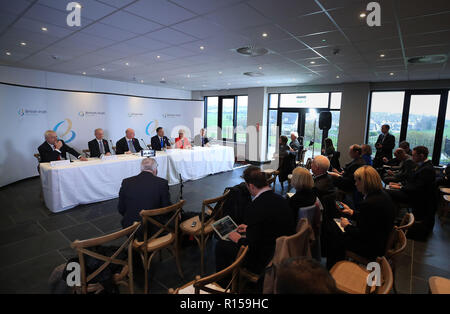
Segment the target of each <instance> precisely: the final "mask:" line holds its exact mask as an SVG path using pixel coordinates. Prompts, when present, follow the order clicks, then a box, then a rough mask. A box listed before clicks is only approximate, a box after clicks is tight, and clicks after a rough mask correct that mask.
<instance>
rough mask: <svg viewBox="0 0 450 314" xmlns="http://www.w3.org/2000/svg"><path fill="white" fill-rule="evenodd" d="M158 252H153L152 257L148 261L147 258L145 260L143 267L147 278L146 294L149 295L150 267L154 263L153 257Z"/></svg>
mask: <svg viewBox="0 0 450 314" xmlns="http://www.w3.org/2000/svg"><path fill="white" fill-rule="evenodd" d="M157 252H158V251H154V252H152V254H151V255H150V258H149V259H148V261H145V258H144V260H143V266H144V276H145V281H144V282H145V288H144V293H145V294H147V293H148V273H149V269H150V265H151V263H152V259H153V256H155V254H156V253H157Z"/></svg>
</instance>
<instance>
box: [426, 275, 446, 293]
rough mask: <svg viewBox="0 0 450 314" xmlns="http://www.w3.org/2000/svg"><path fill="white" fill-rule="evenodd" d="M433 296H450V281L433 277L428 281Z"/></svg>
mask: <svg viewBox="0 0 450 314" xmlns="http://www.w3.org/2000/svg"><path fill="white" fill-rule="evenodd" d="M428 287H429V291H430V292H431V294H450V279H447V278H444V277H438V276H433V277H430V279H428Z"/></svg>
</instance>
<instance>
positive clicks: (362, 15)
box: [359, 12, 367, 19]
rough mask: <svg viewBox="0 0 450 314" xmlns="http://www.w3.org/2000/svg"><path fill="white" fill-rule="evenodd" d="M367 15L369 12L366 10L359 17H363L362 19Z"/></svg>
mask: <svg viewBox="0 0 450 314" xmlns="http://www.w3.org/2000/svg"><path fill="white" fill-rule="evenodd" d="M366 16H367V14H366V13H365V12H362V13H361V14H360V15H359V17H360V18H362V19H363V18H365V17H366Z"/></svg>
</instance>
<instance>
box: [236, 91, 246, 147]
mask: <svg viewBox="0 0 450 314" xmlns="http://www.w3.org/2000/svg"><path fill="white" fill-rule="evenodd" d="M247 110H248V96H238V97H237V110H236V142H238V143H245V142H246V141H247V133H246V128H247Z"/></svg>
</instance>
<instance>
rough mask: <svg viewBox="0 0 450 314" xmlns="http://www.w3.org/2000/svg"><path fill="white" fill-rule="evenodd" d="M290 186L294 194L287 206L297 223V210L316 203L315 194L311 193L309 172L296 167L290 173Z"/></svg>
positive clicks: (311, 185) (311, 183)
mask: <svg viewBox="0 0 450 314" xmlns="http://www.w3.org/2000/svg"><path fill="white" fill-rule="evenodd" d="M291 185H292V186H293V187H294V188H295V191H296V192H295V194H294V195H293V196H292V197H291V198H290V199H289V206H290V207H291V209H292V212H293V213H294V217H295V221H297V220H298V210H299V208H301V207H308V206H312V205H314V204H315V202H316V194H315V193H314V191H313V187H314V180H313V177H312V175H311V173H310V172H309V170H307V169H306V168H301V167H297V168H295V169H294V171H292V179H291Z"/></svg>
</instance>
